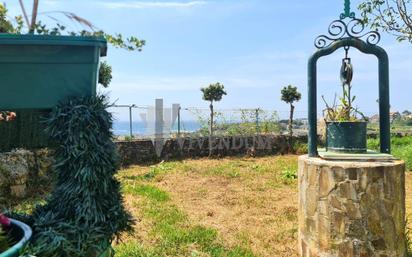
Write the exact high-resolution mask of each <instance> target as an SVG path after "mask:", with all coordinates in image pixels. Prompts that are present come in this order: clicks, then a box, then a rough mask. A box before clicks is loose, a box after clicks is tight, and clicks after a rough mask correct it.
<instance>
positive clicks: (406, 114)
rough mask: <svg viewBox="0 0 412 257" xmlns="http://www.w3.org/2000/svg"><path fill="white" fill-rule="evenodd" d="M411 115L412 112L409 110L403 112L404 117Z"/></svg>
mask: <svg viewBox="0 0 412 257" xmlns="http://www.w3.org/2000/svg"><path fill="white" fill-rule="evenodd" d="M411 114H412V112H410V111H408V110H405V111H403V112H402V115H403V116H409V115H411Z"/></svg>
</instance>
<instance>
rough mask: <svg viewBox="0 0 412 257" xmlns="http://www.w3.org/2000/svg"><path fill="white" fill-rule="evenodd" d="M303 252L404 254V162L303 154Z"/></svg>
mask: <svg viewBox="0 0 412 257" xmlns="http://www.w3.org/2000/svg"><path fill="white" fill-rule="evenodd" d="M299 253H300V256H302V257H375V256H376V257H405V256H406V242H405V164H404V162H403V161H391V162H359V161H329V160H324V159H320V158H309V157H307V156H301V157H300V158H299Z"/></svg>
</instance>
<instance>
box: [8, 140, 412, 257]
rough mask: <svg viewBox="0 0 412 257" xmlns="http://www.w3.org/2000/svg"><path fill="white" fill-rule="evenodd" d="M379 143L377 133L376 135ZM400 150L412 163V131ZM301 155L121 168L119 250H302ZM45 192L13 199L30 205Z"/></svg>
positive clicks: (410, 206) (142, 256)
mask: <svg viewBox="0 0 412 257" xmlns="http://www.w3.org/2000/svg"><path fill="white" fill-rule="evenodd" d="M368 143H369V147H371V148H376V147H377V146H378V141H377V140H369V142H368ZM392 143H393V153H394V155H395V156H397V157H399V158H402V159H405V160H406V161H407V165H408V167H409V169H411V168H412V137H407V138H394V139H393V142H392ZM296 170H297V156H295V155H290V156H268V157H261V158H247V157H232V158H222V159H208V158H203V159H196V160H184V161H171V162H165V163H160V164H157V165H153V166H147V165H141V166H133V167H130V168H128V169H124V170H121V171H120V172H119V174H118V176H117V177H118V179H119V181H120V182H121V184H122V192H123V196H124V199H125V204H126V206H127V209H128V210H129V211H130V212H131V213H132V215H133V217H134V218H135V221H136V224H135V226H134V231H133V233H132V234H124V235H122V236H121V238H120V241H118V242H116V243H115V244H114V247H115V250H116V257H273V256H276V257H297V256H298V254H297V250H296V242H297V231H298V224H297V203H298V197H297V194H298V189H297V181H296ZM406 188H407V199H406V205H407V213H408V215H409V220H412V216H411V215H412V198H411V197H410V196H411V195H412V173H408V174H407V176H406ZM42 199H44V195H41V196H33V198H31V199H27V200H25V201H22V202H18V203H17V204H14V205H13V208H14V209H15V210H20V211H23V212H26V213H30V212H31V211H32V209H33V204H34V203H36V202H37V203H38V202H42V201H44V200H42Z"/></svg>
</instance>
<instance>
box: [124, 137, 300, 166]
mask: <svg viewBox="0 0 412 257" xmlns="http://www.w3.org/2000/svg"><path fill="white" fill-rule="evenodd" d="M293 142H294V143H295V144H296V143H301V144H306V142H307V137H306V136H299V137H294V139H293ZM116 144H117V146H118V150H119V154H120V158H121V165H122V166H128V165H133V164H141V163H147V162H154V161H158V160H169V159H180V158H197V157H206V156H208V155H209V138H208V137H201V138H190V137H188V138H175V139H167V140H154V141H152V140H134V141H119V142H116ZM212 149H213V155H214V156H219V157H223V156H236V155H249V156H259V155H271V154H287V153H289V152H290V149H289V143H288V137H287V136H284V135H262V136H248V137H216V138H214V139H213V146H212Z"/></svg>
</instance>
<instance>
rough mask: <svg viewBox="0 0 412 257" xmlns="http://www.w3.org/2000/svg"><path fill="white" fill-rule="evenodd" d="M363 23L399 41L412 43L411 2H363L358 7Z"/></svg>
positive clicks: (391, 0) (367, 0) (403, 0)
mask: <svg viewBox="0 0 412 257" xmlns="http://www.w3.org/2000/svg"><path fill="white" fill-rule="evenodd" d="M359 10H361V12H362V17H363V19H364V22H365V23H366V24H368V25H370V26H371V27H372V28H374V29H378V30H383V31H385V32H388V33H390V34H392V35H394V36H396V38H397V39H398V40H399V41H404V40H408V41H409V42H410V43H412V18H411V17H412V16H411V15H412V2H411V1H410V0H396V1H394V0H364V1H362V3H361V4H360V5H359Z"/></svg>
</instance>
